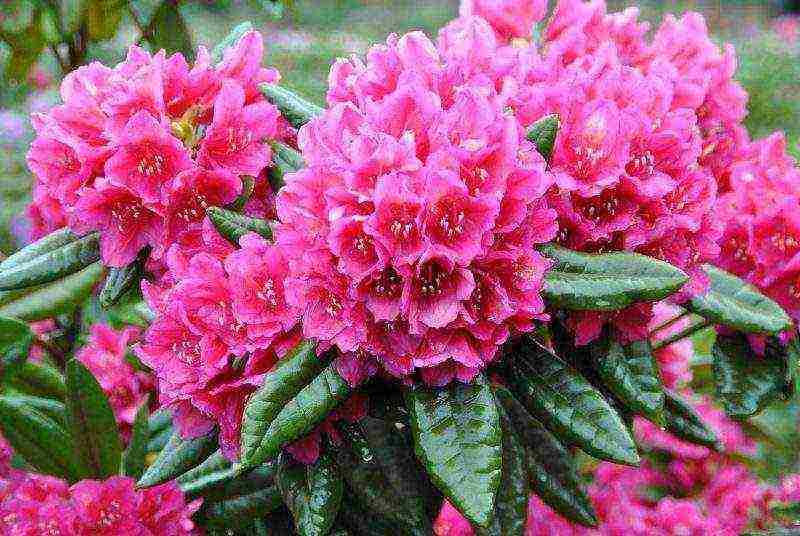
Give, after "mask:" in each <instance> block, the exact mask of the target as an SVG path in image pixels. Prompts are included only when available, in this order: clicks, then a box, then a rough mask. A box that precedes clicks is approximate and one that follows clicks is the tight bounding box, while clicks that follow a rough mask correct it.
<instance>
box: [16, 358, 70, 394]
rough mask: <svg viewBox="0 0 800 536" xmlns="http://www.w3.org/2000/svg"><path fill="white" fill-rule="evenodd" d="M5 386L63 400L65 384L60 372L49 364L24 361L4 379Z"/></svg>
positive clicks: (65, 390) (21, 391)
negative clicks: (13, 372)
mask: <svg viewBox="0 0 800 536" xmlns="http://www.w3.org/2000/svg"><path fill="white" fill-rule="evenodd" d="M5 384H6V386H8V387H10V388H12V389H15V390H16V391H19V392H20V393H25V394H27V395H31V396H38V397H42V398H50V399H54V400H64V398H65V397H66V395H67V386H66V385H65V384H64V380H63V379H62V377H61V374H59V372H58V371H57V370H55V369H54V368H53V367H51V366H49V365H37V364H35V363H31V362H30V361H26V362H24V363H22V364H21V365H20V366H19V368H18V369H17V371H16V373H15V374H14V375H13V376H11V377H10V378H6V380H5Z"/></svg>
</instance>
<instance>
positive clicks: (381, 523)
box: [339, 490, 431, 536]
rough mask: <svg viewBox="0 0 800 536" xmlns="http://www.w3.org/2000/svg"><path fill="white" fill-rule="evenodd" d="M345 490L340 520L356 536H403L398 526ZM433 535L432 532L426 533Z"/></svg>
mask: <svg viewBox="0 0 800 536" xmlns="http://www.w3.org/2000/svg"><path fill="white" fill-rule="evenodd" d="M348 491H349V490H345V496H344V500H343V503H344V504H345V507H344V508H342V509H341V510H340V511H339V520H340V521H341V523H342V524H344V525H345V526H346V527H347V528H349V529H350V530H351V531H352V533H353V534H354V535H356V536H401V535H403V533H402V532H401V533H400V534H399V535H398V528H397V525H396V524H394V523H393V522H392V521H390V520H389V519H386V518H384V517H381V516H380V515H377V514H375V513H373V512H372V511H371V510H369V508H366V507H364V506H363V505H362V504H360V503H359V501H358V499H357V498H356V497H354V496H353V495H352V493H348ZM425 534H426V535H427V534H431V532H427V533H425Z"/></svg>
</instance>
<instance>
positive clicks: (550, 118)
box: [526, 114, 561, 162]
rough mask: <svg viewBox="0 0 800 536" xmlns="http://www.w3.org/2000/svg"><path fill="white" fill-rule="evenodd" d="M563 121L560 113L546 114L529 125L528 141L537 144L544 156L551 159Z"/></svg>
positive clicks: (548, 159) (537, 148)
mask: <svg viewBox="0 0 800 536" xmlns="http://www.w3.org/2000/svg"><path fill="white" fill-rule="evenodd" d="M560 125H561V123H560V121H559V119H558V115H556V114H551V115H546V116H544V117H542V118H541V119H539V120H538V121H536V122H535V123H534V124H532V125H531V126H530V127H528V132H527V134H526V137H527V138H528V141H530V142H533V143H534V144H535V145H536V150H537V151H539V154H540V155H542V157H543V158H544V159H545V160H547V161H548V162H549V161H550V156H551V155H552V154H553V147H554V146H555V144H556V136H557V135H558V129H559V127H560Z"/></svg>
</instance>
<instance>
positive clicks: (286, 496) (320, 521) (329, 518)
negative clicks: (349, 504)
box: [277, 452, 344, 536]
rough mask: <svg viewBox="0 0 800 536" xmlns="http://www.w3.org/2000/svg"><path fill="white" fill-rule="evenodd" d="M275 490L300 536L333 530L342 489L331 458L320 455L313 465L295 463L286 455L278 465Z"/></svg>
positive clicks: (322, 534) (315, 535)
mask: <svg viewBox="0 0 800 536" xmlns="http://www.w3.org/2000/svg"><path fill="white" fill-rule="evenodd" d="M277 482H278V489H280V491H281V495H283V501H284V502H285V503H286V506H288V507H289V511H290V512H291V513H292V517H293V518H294V527H295V530H296V531H297V533H298V534H299V535H300V536H324V535H326V534H328V532H329V531H330V530H331V527H333V523H334V521H336V516H337V514H338V513H339V507H340V506H341V503H342V491H343V489H344V485H343V482H342V476H341V475H340V474H339V472H338V471H337V470H336V466H335V465H334V463H333V458H332V457H331V456H330V454H328V453H326V452H323V453H321V454H320V455H319V458H318V459H317V461H316V462H315V463H313V464H312V465H305V464H302V463H296V462H293V461H292V460H290V457H289V456H287V455H286V454H282V455H281V457H280V460H279V462H278V478H277Z"/></svg>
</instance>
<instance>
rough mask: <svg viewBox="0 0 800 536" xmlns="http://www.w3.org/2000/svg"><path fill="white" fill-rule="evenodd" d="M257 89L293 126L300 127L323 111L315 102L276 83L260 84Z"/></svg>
mask: <svg viewBox="0 0 800 536" xmlns="http://www.w3.org/2000/svg"><path fill="white" fill-rule="evenodd" d="M258 89H259V90H261V93H262V94H263V95H264V96H265V97H266V98H267V100H268V101H269V102H271V103H272V104H274V105H275V106H276V107H277V108H278V110H280V112H281V115H282V116H283V117H284V118H286V120H287V121H289V123H291V125H292V126H293V127H295V128H300V127H301V126H303V125H305V124H306V123H308V122H309V121H311V120H312V119H313V118H315V117H317V116H320V115H322V113H323V112H324V110H323V109H322V108H320V107H319V106H317V105H316V104H314V103H312V102H309V101H307V100H306V99H304V98H303V97H301V96H300V95H297V94H296V93H294V92H292V91H289V90H288V89H286V88H283V87H281V86H278V85H276V84H261V85H260V86H258Z"/></svg>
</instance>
